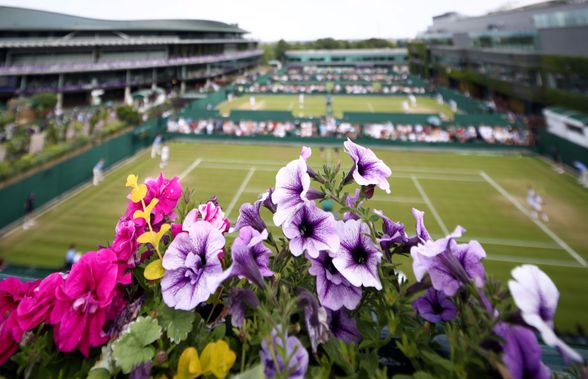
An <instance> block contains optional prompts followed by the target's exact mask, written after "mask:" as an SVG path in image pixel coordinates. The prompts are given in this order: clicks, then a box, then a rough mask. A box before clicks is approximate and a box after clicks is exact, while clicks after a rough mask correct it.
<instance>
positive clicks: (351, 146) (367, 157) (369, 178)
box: [344, 139, 392, 193]
mask: <svg viewBox="0 0 588 379" xmlns="http://www.w3.org/2000/svg"><path fill="white" fill-rule="evenodd" d="M344 146H345V152H346V153H347V154H348V155H349V156H350V157H351V159H353V163H354V164H353V168H352V170H351V172H350V174H351V175H352V176H353V179H354V180H355V182H356V183H357V184H359V185H360V186H369V185H376V186H378V187H379V188H380V189H383V190H384V191H386V193H390V183H388V180H387V178H388V177H389V176H390V175H392V170H390V167H388V166H386V164H385V163H384V162H383V161H382V160H381V159H379V158H378V157H376V154H374V152H373V151H372V150H370V149H368V148H365V147H363V146H360V145H358V144H356V143H354V142H353V141H351V140H350V139H347V141H345V142H344Z"/></svg>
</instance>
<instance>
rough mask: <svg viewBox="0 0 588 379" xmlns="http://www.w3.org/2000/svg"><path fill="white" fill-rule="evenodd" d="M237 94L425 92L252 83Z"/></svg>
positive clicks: (400, 87) (403, 88)
mask: <svg viewBox="0 0 588 379" xmlns="http://www.w3.org/2000/svg"><path fill="white" fill-rule="evenodd" d="M237 92H239V93H283V94H299V93H305V94H321V93H327V92H329V93H334V94H353V95H365V94H374V93H375V94H417V95H422V94H425V92H426V90H425V88H424V87H421V86H410V85H380V86H374V85H371V84H338V83H337V84H332V85H330V86H328V85H327V84H319V83H316V84H293V83H292V84H284V83H273V84H259V83H253V84H248V85H240V86H238V87H237Z"/></svg>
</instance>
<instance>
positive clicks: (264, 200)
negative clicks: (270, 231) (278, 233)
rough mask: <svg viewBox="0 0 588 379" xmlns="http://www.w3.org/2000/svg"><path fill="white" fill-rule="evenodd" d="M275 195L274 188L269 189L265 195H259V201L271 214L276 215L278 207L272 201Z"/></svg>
mask: <svg viewBox="0 0 588 379" xmlns="http://www.w3.org/2000/svg"><path fill="white" fill-rule="evenodd" d="M273 194H274V189H273V188H269V189H268V190H267V191H265V192H264V193H262V194H261V195H259V200H258V201H260V202H261V205H263V206H264V207H266V208H267V209H268V210H269V211H270V212H272V213H276V210H277V209H278V207H277V206H276V204H274V202H273V201H272V195H273Z"/></svg>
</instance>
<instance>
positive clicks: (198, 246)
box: [161, 221, 228, 311]
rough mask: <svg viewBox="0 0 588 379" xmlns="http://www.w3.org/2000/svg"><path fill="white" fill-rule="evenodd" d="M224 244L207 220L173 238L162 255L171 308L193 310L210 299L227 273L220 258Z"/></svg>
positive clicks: (166, 298)
mask: <svg viewBox="0 0 588 379" xmlns="http://www.w3.org/2000/svg"><path fill="white" fill-rule="evenodd" d="M224 246H225V237H223V235H222V233H221V232H220V230H218V229H217V228H215V227H214V226H213V225H212V224H211V223H209V222H206V221H197V222H195V223H194V224H192V225H191V226H190V228H189V229H188V232H187V233H180V234H179V235H178V236H177V237H176V238H175V239H174V240H173V241H172V243H171V244H170V245H169V247H168V248H167V251H166V252H165V255H164V256H163V263H162V264H163V268H165V270H166V271H165V275H164V277H163V279H162V280H161V292H162V295H163V300H164V302H165V303H166V304H167V305H168V306H169V307H171V308H175V309H182V310H186V311H190V310H192V309H194V308H196V307H197V306H198V305H199V304H200V303H202V302H205V301H206V300H208V298H209V297H210V295H212V294H213V293H214V292H215V291H216V289H217V288H218V287H219V286H220V284H221V283H222V281H223V280H225V279H226V277H227V276H228V272H223V267H222V264H221V262H220V259H219V254H220V253H221V252H222V250H223V247H224Z"/></svg>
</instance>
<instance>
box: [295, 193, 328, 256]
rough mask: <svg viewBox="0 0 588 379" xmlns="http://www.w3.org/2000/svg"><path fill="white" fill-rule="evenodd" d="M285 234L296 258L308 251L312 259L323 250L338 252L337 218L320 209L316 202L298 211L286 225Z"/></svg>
mask: <svg viewBox="0 0 588 379" xmlns="http://www.w3.org/2000/svg"><path fill="white" fill-rule="evenodd" d="M284 234H285V235H286V237H288V239H289V240H290V251H291V252H292V254H293V255H295V256H300V255H302V253H304V252H305V251H306V253H307V254H308V255H309V256H310V257H311V258H316V257H318V255H319V251H321V250H328V251H337V249H338V248H339V236H337V222H336V221H335V217H333V215H332V214H331V213H328V212H325V211H323V210H322V209H320V208H318V207H317V206H316V205H315V204H314V202H308V203H306V204H304V205H303V206H302V207H300V208H299V209H298V211H297V212H296V213H295V214H294V216H292V218H291V219H290V222H289V223H288V224H286V225H284Z"/></svg>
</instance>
